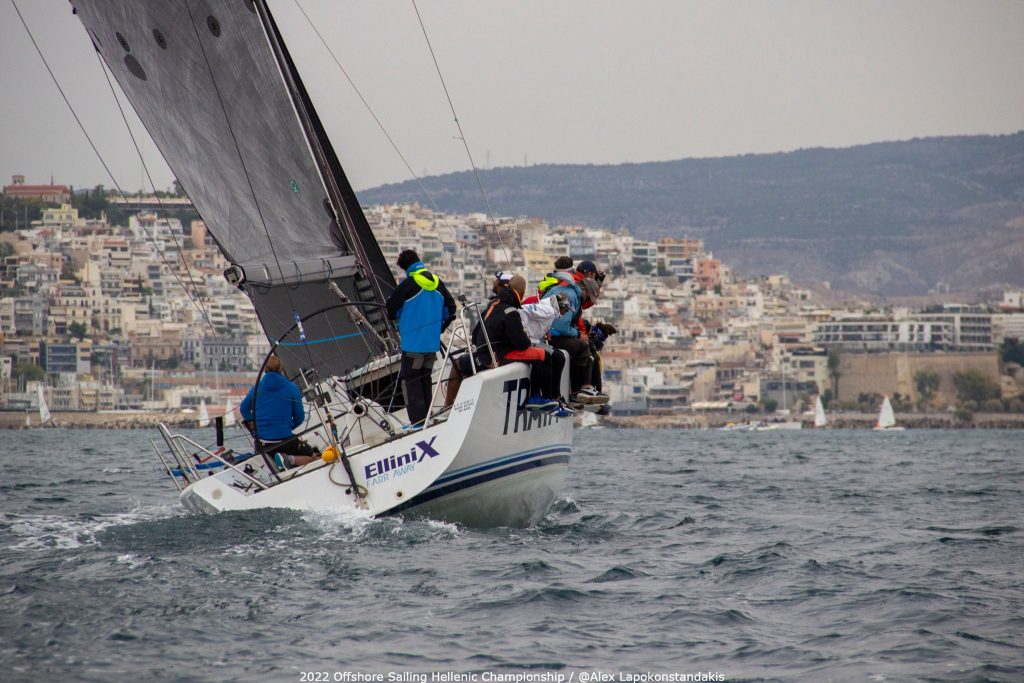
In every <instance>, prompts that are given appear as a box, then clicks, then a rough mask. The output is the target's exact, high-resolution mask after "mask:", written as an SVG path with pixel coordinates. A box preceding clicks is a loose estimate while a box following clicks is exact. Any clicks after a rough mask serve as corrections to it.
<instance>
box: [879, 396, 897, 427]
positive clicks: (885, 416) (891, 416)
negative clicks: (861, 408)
mask: <svg viewBox="0 0 1024 683" xmlns="http://www.w3.org/2000/svg"><path fill="white" fill-rule="evenodd" d="M895 426H896V415H895V413H893V411H892V403H889V397H888V396H886V397H885V400H884V401H882V410H880V411H879V413H878V424H877V425H875V428H876V429H889V428H890V427H895Z"/></svg>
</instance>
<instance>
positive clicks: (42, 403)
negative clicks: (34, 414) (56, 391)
mask: <svg viewBox="0 0 1024 683" xmlns="http://www.w3.org/2000/svg"><path fill="white" fill-rule="evenodd" d="M36 388H37V389H38V390H39V426H40V427H42V426H43V425H45V424H46V423H47V422H49V421H50V418H51V417H52V416H51V415H50V409H49V408H48V407H47V406H46V397H45V396H44V395H43V385H42V384H38V385H36Z"/></svg>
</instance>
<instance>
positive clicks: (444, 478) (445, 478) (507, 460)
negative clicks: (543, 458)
mask: <svg viewBox="0 0 1024 683" xmlns="http://www.w3.org/2000/svg"><path fill="white" fill-rule="evenodd" d="M571 451H572V448H571V447H570V446H568V445H565V444H562V445H559V446H553V447H551V448H539V449H534V450H530V451H520V452H519V453H513V454H512V455H508V456H505V457H503V458H496V459H494V460H488V461H487V462H484V463H481V464H479V465H470V466H469V467H463V468H462V469H458V470H452V471H451V472H446V473H445V474H442V475H441V476H440V477H438V479H437V481H435V482H434V483H433V484H431V485H430V488H428V489H427V490H428V491H429V490H430V489H432V488H434V487H435V486H439V485H441V484H447V483H448V482H450V481H454V480H456V479H459V478H461V477H465V476H468V475H470V474H476V473H478V472H485V471H487V470H493V469H494V468H496V467H502V466H504V465H510V464H512V463H514V462H520V461H522V460H527V459H528V458H535V457H537V456H538V455H549V454H552V453H570V452H571Z"/></svg>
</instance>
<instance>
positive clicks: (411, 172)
mask: <svg viewBox="0 0 1024 683" xmlns="http://www.w3.org/2000/svg"><path fill="white" fill-rule="evenodd" d="M292 2H294V3H295V6H296V7H298V8H299V11H300V12H301V13H302V16H303V17H305V18H306V23H308V24H309V27H310V28H311V29H313V33H315V34H316V37H317V38H319V39H320V43H321V44H323V46H324V48H325V49H326V50H327V52H328V54H330V55H331V59H333V60H334V63H335V64H336V65H337V67H338V69H339V70H340V71H341V73H342V75H344V76H345V80H347V81H348V84H349V85H350V86H352V90H353V91H354V92H355V94H356V96H358V97H359V100H360V101H361V102H362V103H363V106H364V107H366V111H367V112H368V113H369V114H370V116H371V117H372V118H373V120H374V122H376V124H377V127H378V128H379V129H380V132H381V133H382V134H383V135H384V137H385V139H387V141H388V143H389V144H390V145H391V148H392V149H394V150H395V154H397V155H398V158H399V159H401V160H402V163H403V164H404V165H405V168H406V170H407V171H409V175H410V176H412V178H413V180H414V181H416V185H417V186H418V187H419V189H420V192H422V193H423V195H424V196H425V197H426V198H427V201H428V202H430V205H431V206H432V207H433V208H434V211H435V212H436V213H437V215H439V216H440V217H441V222H442V223H444V225H445V227H447V228H448V230H449V231H450V232H451V233H452V237H453V238H454V240H455V243H456V244H457V245H459V246H460V247H462V248H463V249H466V248H467V247H468V246H469V245H468V243H467V242H465V241H464V240H460V239H459V235H458V233H456V232H455V228H453V227H452V224H451V223H449V222H448V218H447V217H446V216H445V214H444V212H443V211H441V207H439V206H438V205H437V202H436V201H434V196H433V195H432V194H431V193H430V191H429V190H427V188H426V186H425V185H424V184H423V180H422V179H421V178H420V176H419V175H418V174H417V173H416V171H414V170H413V168H412V165H411V164H410V163H409V161H408V159H406V157H405V154H403V153H402V150H401V149H399V147H398V144H397V143H396V142H395V141H394V139H393V138H392V137H391V134H390V133H389V132H388V130H387V128H385V127H384V123H383V122H382V121H381V120H380V117H378V116H377V112H375V111H374V110H373V107H371V106H370V103H369V102H368V101H367V100H366V98H365V97H364V96H363V93H362V91H361V90H359V87H358V86H357V85H356V83H355V81H354V80H352V77H351V76H350V75H349V73H348V71H347V70H346V69H345V67H344V66H342V65H341V60H339V59H338V56H337V55H336V54H335V53H334V50H333V49H331V46H330V45H328V43H327V41H326V40H325V39H324V37H323V34H321V33H320V29H318V28H317V27H316V24H314V23H313V20H312V19H311V18H310V16H309V14H307V13H306V10H305V8H303V6H302V5H301V4H300V3H299V0H292ZM492 220H493V218H492ZM434 227H435V230H436V231H437V233H438V234H437V236H438V239H441V231H440V229H438V228H437V226H436V224H435V226H434ZM498 239H499V240H500V239H501V235H500V233H499V234H498ZM504 247H505V245H504V243H502V248H503V249H504ZM505 256H506V258H507V257H508V251H507V250H506V251H505ZM511 265H512V264H511V262H510V263H509V266H511ZM480 272H481V273H482V274H483V275H484V280H486V279H487V273H486V272H485V269H484V267H483V266H482V265H481V266H480ZM375 275H376V274H375ZM377 277H378V278H379V276H377Z"/></svg>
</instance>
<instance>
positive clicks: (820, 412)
mask: <svg viewBox="0 0 1024 683" xmlns="http://www.w3.org/2000/svg"><path fill="white" fill-rule="evenodd" d="M827 424H828V422H827V421H826V420H825V404H823V403H822V402H821V396H819V397H818V400H817V401H815V402H814V426H815V427H816V428H821V427H824V426H826V425H827Z"/></svg>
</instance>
